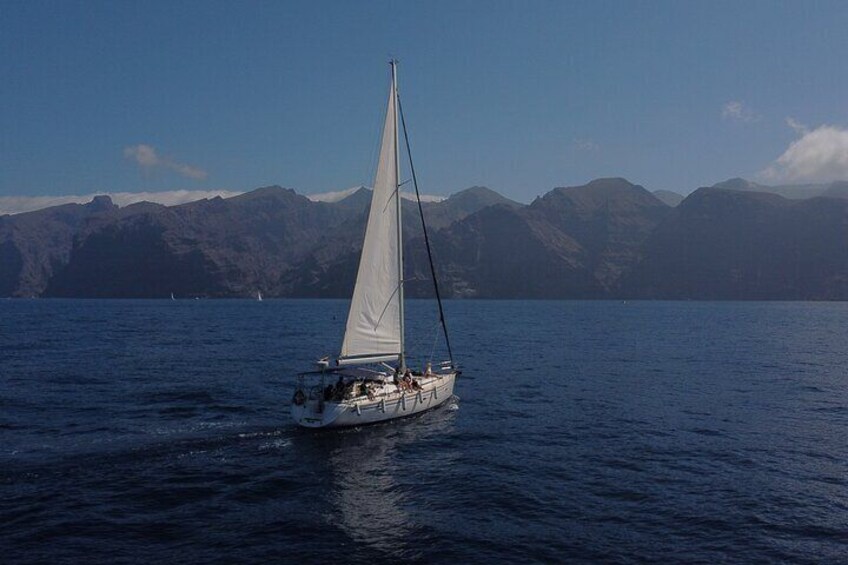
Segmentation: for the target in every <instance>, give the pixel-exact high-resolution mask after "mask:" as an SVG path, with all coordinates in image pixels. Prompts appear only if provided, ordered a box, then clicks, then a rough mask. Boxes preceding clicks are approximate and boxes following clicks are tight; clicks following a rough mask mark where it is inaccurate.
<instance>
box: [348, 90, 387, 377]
mask: <svg viewBox="0 0 848 565" xmlns="http://www.w3.org/2000/svg"><path fill="white" fill-rule="evenodd" d="M396 107H397V106H396V96H395V81H394V80H393V81H392V86H391V88H390V90H389V103H388V109H387V111H386V123H385V126H384V127H383V141H382V146H381V149H380V161H379V164H378V166H377V176H376V178H375V180H374V190H373V192H372V195H371V210H370V212H369V213H368V225H367V227H366V229H365V241H364V243H363V246H362V255H361V257H360V259H359V271H358V272H357V275H356V286H355V288H354V290H353V299H352V300H351V303H350V312H349V313H348V317H347V326H346V327H345V336H344V341H343V342H342V349H341V358H340V359H339V362H340V364H347V363H350V362H352V361H354V360H361V361H364V362H368V361H369V360H371V359H369V358H376V357H381V358H385V357H387V356H389V357H394V358H397V357H399V356H400V354H401V349H402V342H403V337H402V329H401V324H402V322H401V316H402V305H401V300H402V296H401V289H400V285H401V280H400V277H401V274H400V273H401V272H402V271H401V266H400V265H401V262H402V258H401V255H400V253H401V249H399V247H400V243H399V240H400V233H401V231H400V230H401V226H400V213H399V206H398V200H397V198H398V196H399V190H398V184H399V183H398V164H397V147H396V146H397V110H396ZM381 360H382V359H381Z"/></svg>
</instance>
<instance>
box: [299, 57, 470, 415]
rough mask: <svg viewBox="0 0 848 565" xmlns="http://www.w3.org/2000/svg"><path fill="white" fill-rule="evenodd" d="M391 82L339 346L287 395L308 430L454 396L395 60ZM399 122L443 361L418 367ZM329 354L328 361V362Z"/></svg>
mask: <svg viewBox="0 0 848 565" xmlns="http://www.w3.org/2000/svg"><path fill="white" fill-rule="evenodd" d="M390 65H391V77H392V80H391V87H390V89H389V101H388V108H387V110H386V119H385V123H384V126H383V136H382V144H381V149H380V158H379V162H378V165H377V173H376V178H375V180H374V189H373V191H372V193H371V207H370V211H369V213H368V223H367V225H366V229H365V240H364V242H363V245H362V254H361V256H360V259H359V269H358V271H357V275H356V285H355V286H354V290H353V297H352V299H351V303H350V310H349V312H348V317H347V324H346V326H345V334H344V338H343V340H342V346H341V352H340V353H339V354H338V355H336V356H332V357H331V356H327V357H324V358H322V359H320V360H319V361H318V370H317V371H310V372H306V373H301V374H299V375H298V377H297V384H296V388H295V392H294V396H293V398H292V404H291V415H292V418H293V419H294V421H295V422H296V423H297V424H298V425H300V426H304V427H308V428H325V427H342V426H359V425H362V424H369V423H374V422H383V421H386V420H392V419H395V418H401V417H404V416H410V415H413V414H417V413H420V412H424V411H425V410H429V409H431V408H435V407H437V406H441V405H443V404H445V403H446V402H448V401H449V400H450V399H451V398H452V397H453V388H454V384H455V382H456V378H457V376H458V375H459V374H460V371H459V370H457V368H456V366H455V365H454V362H453V354H452V352H451V348H450V340H449V338H448V331H447V325H446V323H445V317H444V310H443V309H442V301H441V296H440V294H439V286H438V281H437V279H436V275H435V270H434V267H433V258H432V254H431V251H430V242H429V238H428V235H427V226H426V224H425V223H424V212H423V208H422V206H421V199H420V194H419V191H418V181H417V179H416V177H415V167H414V166H413V165H412V156H411V154H409V139H408V135H407V131H406V124H405V121H404V119H403V109H402V106H401V103H400V97H399V96H398V90H397V61H394V60H393V61H391V62H390ZM399 121H400V123H401V124H403V128H404V130H403V133H404V141H405V142H406V150H407V155H408V158H409V165H410V171H411V173H412V181H413V185H414V186H415V195H416V198H417V200H418V211H419V214H420V216H421V225H422V228H423V235H424V242H425V244H426V247H427V256H428V258H429V260H430V272H431V275H432V278H433V285H434V289H435V294H436V300H437V303H438V307H439V321H440V323H441V326H442V331H443V333H444V338H445V345H446V346H447V352H448V360H446V361H443V362H441V363H438V364H437V366H436V367H435V368H434V367H433V364H432V362H429V361H428V362H427V363H426V364H425V366H424V367H422V368H421V369H420V370H418V371H414V370H412V369H411V368H410V367H409V366H408V365H407V354H406V349H405V342H404V300H403V283H404V281H403V230H402V225H401V197H400V187H401V184H402V183H401V182H400V160H399V152H398V144H399V143H398V139H399V138H398V122H399ZM331 359H332V360H331Z"/></svg>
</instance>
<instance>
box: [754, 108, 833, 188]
mask: <svg viewBox="0 0 848 565" xmlns="http://www.w3.org/2000/svg"><path fill="white" fill-rule="evenodd" d="M786 123H787V124H788V125H789V127H791V128H792V129H794V130H795V131H796V133H797V134H798V135H800V136H801V137H799V138H798V139H796V140H795V141H793V142H792V143H791V144H790V145H789V147H788V148H787V149H786V151H784V152H783V154H782V155H781V156H780V157H778V158H777V159H776V160H775V161H774V163H772V164H771V165H770V166H769V167H767V168H766V169H765V170H763V171H762V172H761V173H760V175H761V176H762V177H763V178H766V179H768V180H778V181H800V182H829V181H834V180H846V179H848V129H843V128H840V127H837V126H829V125H822V126H819V127H817V128H816V129H814V130H809V129H807V128H806V127H804V126H803V125H802V124H800V123H799V122H797V121H796V120H794V119H792V118H787V120H786Z"/></svg>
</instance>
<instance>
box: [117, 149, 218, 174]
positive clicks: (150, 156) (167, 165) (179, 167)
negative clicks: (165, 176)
mask: <svg viewBox="0 0 848 565" xmlns="http://www.w3.org/2000/svg"><path fill="white" fill-rule="evenodd" d="M124 157H126V158H127V159H129V160H131V161H134V162H135V164H136V165H138V166H139V167H141V168H142V169H143V170H153V169H156V168H164V169H170V170H172V171H174V172H175V173H177V174H179V175H182V176H184V177H186V178H190V179H195V180H203V179H205V178H206V177H207V176H208V175H207V173H206V171H204V170H203V169H200V168H198V167H195V166H193V165H189V164H187V163H179V162H177V161H174V160H173V159H170V158H168V157H162V156H160V155H159V154H158V153H157V152H156V149H155V148H153V147H151V146H150V145H145V144H144V143H140V144H138V145H131V146H129V147H125V148H124Z"/></svg>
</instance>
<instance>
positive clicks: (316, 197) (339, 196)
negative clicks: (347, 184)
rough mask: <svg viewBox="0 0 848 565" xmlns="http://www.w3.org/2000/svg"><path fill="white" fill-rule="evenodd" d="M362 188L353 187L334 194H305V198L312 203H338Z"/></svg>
mask: <svg viewBox="0 0 848 565" xmlns="http://www.w3.org/2000/svg"><path fill="white" fill-rule="evenodd" d="M360 188H365V187H363V186H354V187H351V188H348V189H345V190H336V191H334V192H322V193H320V194H307V195H306V197H307V198H308V199H310V200H311V201H313V202H338V201H339V200H344V199H345V198H347V197H348V196H350V195H351V194H353V193H354V192H356V191H357V190H359V189H360Z"/></svg>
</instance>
